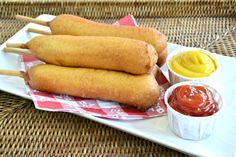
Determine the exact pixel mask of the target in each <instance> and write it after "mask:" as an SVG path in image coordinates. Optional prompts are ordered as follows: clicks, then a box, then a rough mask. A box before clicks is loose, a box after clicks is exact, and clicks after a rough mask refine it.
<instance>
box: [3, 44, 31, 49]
mask: <svg viewBox="0 0 236 157" xmlns="http://www.w3.org/2000/svg"><path fill="white" fill-rule="evenodd" d="M6 46H7V47H14V48H22V49H27V45H26V44H24V43H7V44H6Z"/></svg>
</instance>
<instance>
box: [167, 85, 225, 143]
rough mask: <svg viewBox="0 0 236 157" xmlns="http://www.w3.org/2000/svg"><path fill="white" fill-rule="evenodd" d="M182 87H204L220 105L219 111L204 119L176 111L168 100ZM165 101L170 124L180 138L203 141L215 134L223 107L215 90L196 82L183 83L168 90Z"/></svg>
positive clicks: (220, 98)
mask: <svg viewBox="0 0 236 157" xmlns="http://www.w3.org/2000/svg"><path fill="white" fill-rule="evenodd" d="M182 85H194V86H204V87H206V88H207V89H209V90H210V91H211V92H212V94H213V98H214V99H215V101H216V102H217V103H218V106H219V110H218V111H217V112H216V113H214V114H213V115H210V116H204V117H194V116H188V115H184V114H182V113H180V112H178V111H176V110H174V109H173V108H172V107H171V106H170V105H169V103H168V99H169V97H170V95H171V94H172V92H173V90H174V89H175V88H177V87H179V86H182ZM164 100H165V104H166V105H167V115H168V123H169V126H170V128H171V130H172V131H173V132H174V133H175V134H176V135H178V136H179V137H181V138H183V139H188V140H202V139H205V138H207V137H209V136H210V135H211V133H212V132H213V129H214V126H215V123H216V121H217V117H218V116H219V115H220V113H221V111H222V107H223V100H222V97H221V95H220V94H219V93H218V92H217V91H216V90H215V89H214V88H212V87H210V86H209V85H206V84H203V83H201V82H195V81H186V82H181V83H177V84H175V85H173V86H171V87H170V88H168V89H167V91H166V93H165V98H164Z"/></svg>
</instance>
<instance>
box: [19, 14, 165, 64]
mask: <svg viewBox="0 0 236 157" xmlns="http://www.w3.org/2000/svg"><path fill="white" fill-rule="evenodd" d="M17 18H18V19H23V20H26V21H31V22H34V23H38V24H41V25H44V26H49V27H50V29H51V32H52V34H54V35H58V34H64V35H76V36H115V37H124V38H131V39H137V40H141V41H145V42H147V43H149V44H151V45H153V46H154V48H155V49H156V51H157V53H158V56H159V54H160V53H161V52H163V50H164V49H165V48H166V47H167V38H166V37H165V35H164V34H162V33H161V32H159V31H157V30H156V29H152V28H145V27H131V26H117V25H109V24H103V23H97V22H94V21H90V20H87V19H84V18H81V17H78V16H73V15H66V14H64V15H59V16H57V17H55V18H54V19H53V20H52V21H50V22H44V21H40V20H37V19H32V18H28V17H22V16H19V15H18V16H17ZM166 56H167V53H166V54H165V55H164V54H162V55H161V56H160V57H159V60H160V61H159V62H158V65H159V66H161V65H162V64H163V63H164V62H165V60H166Z"/></svg>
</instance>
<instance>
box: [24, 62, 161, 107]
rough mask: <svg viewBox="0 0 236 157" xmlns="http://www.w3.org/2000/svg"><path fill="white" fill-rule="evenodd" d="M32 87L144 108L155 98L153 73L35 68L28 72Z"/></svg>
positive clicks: (156, 93) (155, 100)
mask: <svg viewBox="0 0 236 157" xmlns="http://www.w3.org/2000/svg"><path fill="white" fill-rule="evenodd" d="M28 75H29V84H30V86H31V87H32V88H34V89H37V90H41V91H46V92H52V93H59V94H68V95H72V96H79V97H84V98H94V99H101V100H110V101H116V102H120V103H124V104H128V105H130V106H134V107H138V108H142V109H147V108H149V107H151V106H153V105H155V104H156V103H157V101H158V98H159V94H160V93H159V92H160V89H159V85H158V84H157V82H156V80H155V78H154V76H153V74H144V75H136V76H135V75H131V74H127V73H122V72H115V71H107V70H96V69H87V68H68V67H60V66H55V65H47V64H44V65H38V66H35V67H33V68H31V69H30V70H28Z"/></svg>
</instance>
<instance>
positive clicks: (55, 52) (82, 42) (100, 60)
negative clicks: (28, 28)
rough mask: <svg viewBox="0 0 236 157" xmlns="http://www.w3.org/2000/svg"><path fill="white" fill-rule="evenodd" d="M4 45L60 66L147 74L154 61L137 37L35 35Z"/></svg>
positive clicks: (8, 49) (9, 49)
mask: <svg viewBox="0 0 236 157" xmlns="http://www.w3.org/2000/svg"><path fill="white" fill-rule="evenodd" d="M7 46H13V47H21V48H29V50H19V49H16V48H9V47H8V48H5V49H4V50H5V51H7V52H11V51H12V52H15V53H19V54H20V53H21V54H29V55H34V56H35V57H37V58H38V59H40V60H42V61H44V62H46V63H50V64H54V65H62V66H70V67H90V68H99V69H108V70H117V71H125V72H128V73H132V74H144V73H149V72H150V71H151V69H152V67H153V65H155V64H156V62H157V55H156V51H155V49H154V48H153V46H151V45H149V44H147V43H145V42H143V41H139V40H134V39H127V38H119V37H93V36H68V35H54V36H38V37H35V38H33V39H32V40H30V41H29V42H27V43H26V44H16V43H13V44H10V43H8V44H7Z"/></svg>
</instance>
